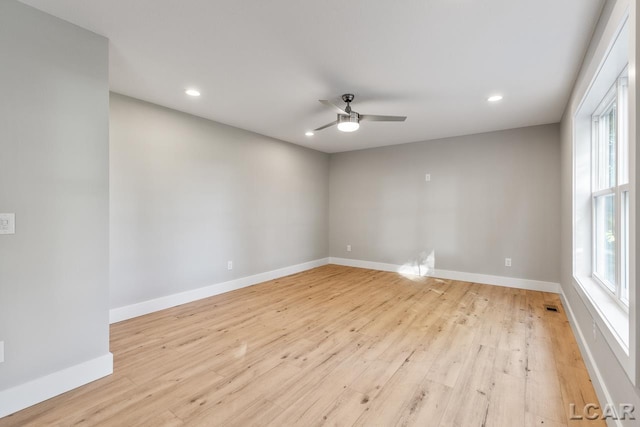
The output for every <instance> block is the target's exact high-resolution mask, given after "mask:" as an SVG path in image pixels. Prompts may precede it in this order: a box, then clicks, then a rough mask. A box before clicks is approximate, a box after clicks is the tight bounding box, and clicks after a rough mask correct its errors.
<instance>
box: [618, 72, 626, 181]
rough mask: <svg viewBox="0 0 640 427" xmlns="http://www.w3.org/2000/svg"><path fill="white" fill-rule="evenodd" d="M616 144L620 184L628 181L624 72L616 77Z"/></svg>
mask: <svg viewBox="0 0 640 427" xmlns="http://www.w3.org/2000/svg"><path fill="white" fill-rule="evenodd" d="M617 104H618V112H617V114H618V134H619V135H618V144H619V145H620V147H619V148H620V159H619V160H618V169H619V173H620V184H628V183H629V91H628V85H627V77H626V72H625V73H624V75H623V76H622V77H620V78H619V79H618V101H617Z"/></svg>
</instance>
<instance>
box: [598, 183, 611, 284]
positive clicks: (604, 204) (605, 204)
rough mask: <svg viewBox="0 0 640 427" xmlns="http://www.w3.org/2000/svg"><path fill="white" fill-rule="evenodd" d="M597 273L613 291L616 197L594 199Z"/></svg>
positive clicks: (605, 196)
mask: <svg viewBox="0 0 640 427" xmlns="http://www.w3.org/2000/svg"><path fill="white" fill-rule="evenodd" d="M594 205H595V209H594V221H595V264H596V266H595V267H596V268H595V273H596V274H597V276H598V277H599V278H600V280H601V281H602V282H603V283H604V284H605V285H606V286H607V287H608V288H609V289H611V290H612V291H615V283H616V236H615V212H616V209H615V195H614V194H606V195H603V196H597V197H595V198H594Z"/></svg>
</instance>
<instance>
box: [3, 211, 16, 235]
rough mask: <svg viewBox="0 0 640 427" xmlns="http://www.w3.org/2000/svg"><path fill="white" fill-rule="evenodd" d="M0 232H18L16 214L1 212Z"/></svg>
mask: <svg viewBox="0 0 640 427" xmlns="http://www.w3.org/2000/svg"><path fill="white" fill-rule="evenodd" d="M0 234H16V214H12V213H0Z"/></svg>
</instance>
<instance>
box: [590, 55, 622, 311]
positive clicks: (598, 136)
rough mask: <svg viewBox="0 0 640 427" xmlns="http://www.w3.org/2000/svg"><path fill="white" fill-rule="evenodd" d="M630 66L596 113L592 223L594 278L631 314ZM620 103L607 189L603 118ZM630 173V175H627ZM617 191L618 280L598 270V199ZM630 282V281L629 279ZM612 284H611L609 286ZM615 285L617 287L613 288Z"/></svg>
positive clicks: (616, 253) (617, 80)
mask: <svg viewBox="0 0 640 427" xmlns="http://www.w3.org/2000/svg"><path fill="white" fill-rule="evenodd" d="M627 70H628V67H626V68H625V70H624V71H623V72H622V73H621V74H620V76H618V78H617V79H616V81H615V83H614V84H613V86H612V87H611V89H610V90H609V91H608V92H607V94H606V95H605V97H604V98H603V99H602V101H601V102H600V104H599V105H598V107H597V108H596V109H595V111H594V112H593V115H592V128H591V137H592V138H591V141H592V142H591V147H592V169H591V171H592V172H591V178H592V181H591V188H592V191H591V210H592V213H591V226H592V234H591V236H592V244H591V257H592V262H591V266H592V271H591V275H592V278H593V279H594V281H595V282H596V283H598V284H599V285H600V286H601V287H602V288H603V289H604V290H605V291H606V292H607V293H608V294H609V295H610V296H611V297H612V298H613V300H614V301H615V302H616V303H617V304H618V305H619V306H620V307H621V308H622V309H624V310H625V311H626V312H627V313H628V311H629V300H628V299H625V298H624V297H623V286H625V285H626V288H627V289H628V288H629V281H628V280H629V274H628V265H629V262H630V259H629V247H628V241H629V235H628V232H629V230H628V227H627V230H626V233H625V230H623V224H625V223H626V224H628V223H629V218H628V209H627V210H626V215H627V216H626V217H625V212H624V209H623V200H624V198H623V194H625V193H626V194H627V203H629V194H630V185H629V160H630V159H629V138H628V131H629V123H628V121H629V114H628V77H627V75H628V71H627ZM614 104H615V106H616V115H615V116H616V154H615V155H616V158H615V183H613V185H610V186H608V187H606V188H601V182H600V178H601V176H602V174H601V171H600V166H601V161H600V157H601V155H602V144H601V143H600V142H601V141H602V140H603V139H607V138H608V135H607V134H606V130H604V129H603V128H602V126H600V122H601V117H603V115H604V113H606V112H608V111H610V109H611V108H612V106H613V105H614ZM625 175H626V176H625ZM610 194H613V197H614V206H615V211H614V217H615V227H614V233H615V242H616V245H615V283H611V282H609V281H608V280H607V279H605V278H604V277H602V276H601V275H600V274H599V273H598V272H597V265H598V262H597V249H598V246H597V235H598V233H597V231H596V228H597V221H596V219H597V216H596V209H597V207H596V205H597V204H596V200H597V199H598V198H600V197H603V196H607V195H610ZM625 281H626V282H625ZM609 285H611V286H609ZM612 288H613V289H612Z"/></svg>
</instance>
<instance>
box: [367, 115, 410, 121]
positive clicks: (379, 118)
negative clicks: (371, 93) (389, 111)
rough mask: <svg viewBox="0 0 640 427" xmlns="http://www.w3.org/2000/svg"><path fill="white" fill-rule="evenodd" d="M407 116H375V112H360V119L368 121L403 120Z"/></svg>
mask: <svg viewBox="0 0 640 427" xmlns="http://www.w3.org/2000/svg"><path fill="white" fill-rule="evenodd" d="M406 119H407V116H376V115H375V114H360V120H369V121H370V122H404V121H405V120H406Z"/></svg>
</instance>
